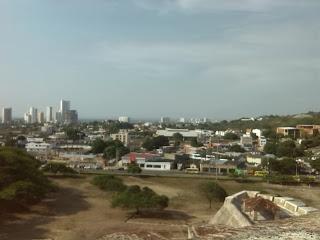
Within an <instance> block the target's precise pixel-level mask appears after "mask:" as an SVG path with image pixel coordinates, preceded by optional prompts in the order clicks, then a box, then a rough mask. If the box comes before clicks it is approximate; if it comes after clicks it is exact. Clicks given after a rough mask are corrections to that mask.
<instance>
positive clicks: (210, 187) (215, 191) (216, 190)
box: [200, 182, 228, 209]
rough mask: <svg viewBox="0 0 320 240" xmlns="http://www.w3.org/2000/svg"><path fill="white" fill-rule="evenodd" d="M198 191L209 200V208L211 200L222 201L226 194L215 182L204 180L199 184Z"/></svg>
mask: <svg viewBox="0 0 320 240" xmlns="http://www.w3.org/2000/svg"><path fill="white" fill-rule="evenodd" d="M200 191H201V193H202V194H203V196H204V197H205V198H206V199H207V200H208V201H209V207H210V209H211V206H212V201H213V200H217V201H220V202H222V201H224V199H225V198H226V197H227V196H228V194H227V192H226V191H225V190H224V189H223V188H222V187H221V186H220V185H219V184H218V183H216V182H205V183H203V184H201V185H200Z"/></svg>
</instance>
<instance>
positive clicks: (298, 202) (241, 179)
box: [0, 100, 320, 239]
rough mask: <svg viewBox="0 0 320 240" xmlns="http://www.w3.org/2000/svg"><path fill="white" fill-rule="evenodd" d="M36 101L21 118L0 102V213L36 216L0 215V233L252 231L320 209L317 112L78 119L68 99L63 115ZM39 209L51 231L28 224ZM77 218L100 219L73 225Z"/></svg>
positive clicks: (209, 235)
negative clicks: (40, 110)
mask: <svg viewBox="0 0 320 240" xmlns="http://www.w3.org/2000/svg"><path fill="white" fill-rule="evenodd" d="M32 109H33V110H34V109H35V108H32ZM32 109H30V116H29V117H28V118H25V119H19V118H14V119H13V118H12V109H10V108H5V109H3V116H2V124H1V127H0V143H1V147H0V163H1V164H0V173H1V178H0V180H1V182H0V203H1V205H0V215H2V216H3V219H14V218H16V217H18V218H20V219H26V220H21V221H26V223H27V222H28V223H29V224H31V225H30V228H24V227H22V226H17V225H16V222H15V221H14V220H9V221H4V222H3V223H2V225H1V221H0V233H2V232H4V234H0V239H25V234H26V235H28V236H29V237H30V239H33V238H37V239H38V238H39V236H40V237H43V238H49V239H119V237H123V238H121V239H216V237H220V238H221V239H228V238H229V237H230V236H239V239H245V238H246V237H245V236H246V235H245V233H246V234H247V233H248V232H250V231H252V232H254V230H250V229H251V228H254V227H260V228H261V229H263V226H264V224H265V222H266V223H267V222H268V221H272V222H274V224H280V225H281V224H285V223H286V222H287V221H292V220H291V219H293V218H297V221H302V222H303V221H308V220H303V219H304V218H306V217H307V219H312V218H315V217H317V216H318V215H317V214H318V209H319V208H320V202H319V195H318V194H320V189H319V187H318V186H319V182H320V181H319V172H320V114H319V113H314V112H309V113H306V114H298V115H291V116H261V117H258V118H241V119H238V120H232V121H213V120H209V119H207V118H197V119H186V118H180V119H171V118H168V117H162V118H160V119H159V120H158V121H142V120H137V121H135V120H131V118H129V117H127V116H121V117H119V118H118V119H109V120H92V121H82V120H79V119H77V118H72V121H71V119H70V116H71V115H72V114H71V115H70V111H71V110H70V102H69V101H64V100H61V103H60V108H59V110H58V112H57V113H56V114H55V116H57V117H53V111H52V108H51V107H48V112H47V114H46V117H43V114H38V115H39V117H38V118H35V117H34V116H33V115H32V114H33V111H31V110H32ZM61 116H62V117H61ZM30 118H31V119H34V120H31V121H30ZM301 192H304V194H303V195H301ZM84 196H87V197H84ZM106 199H107V201H108V202H109V204H107V203H106V202H104V201H105V200H106ZM70 201H72V202H70ZM70 204H71V205H72V204H75V205H74V208H76V209H78V210H76V209H74V211H75V212H74V213H72V211H73V210H72V211H71V209H73V208H70V207H69V206H71V205H70ZM88 204H89V205H88ZM89 206H90V207H89ZM26 209H30V210H29V211H31V212H32V211H36V212H38V213H37V214H36V215H34V214H31V213H29V212H25V211H26ZM32 209H34V210H32ZM36 209H38V210H36ZM59 209H60V210H59ZM59 211H63V212H69V211H71V212H70V216H68V214H67V215H66V214H65V213H59ZM46 212H52V214H53V215H52V216H53V218H52V217H50V218H48V216H47V213H46ZM76 213H77V214H80V216H81V217H77V214H76ZM12 214H13V215H12ZM110 214H111V215H110ZM13 216H14V218H13ZM59 216H66V220H65V222H64V223H63V222H61V220H59V219H60V218H59ZM38 217H39V218H41V219H43V220H41V221H49V219H50V221H49V222H48V223H47V224H45V225H43V224H40V225H43V227H44V228H45V229H47V230H46V232H44V233H41V234H40V233H38V234H36V233H37V231H32V230H31V232H29V231H28V229H32V228H36V227H38V225H39V224H38V223H37V222H36V220H35V219H36V218H38ZM80 218H82V219H87V220H85V221H92V218H94V219H100V220H99V222H98V223H97V224H96V225H92V224H87V225H83V224H82V223H80V222H79V224H76V225H74V224H73V222H74V221H78V220H79V219H80ZM108 219H109V220H108ZM146 221H147V222H148V223H146ZM149 221H151V222H149ZM283 221H284V222H283ZM50 222H52V223H50ZM199 222H201V224H200V223H199ZM52 224H53V225H52ZM70 224H71V225H70ZM123 224H125V225H123ZM137 224H138V225H139V224H140V225H141V228H137V227H136V225H137ZM150 224H151V225H150ZM146 226H148V227H147V228H146ZM217 226H224V227H221V228H217ZM172 227H174V230H173V229H172V230H170V231H168V228H172ZM244 227H245V228H246V229H247V231H246V232H243V230H242V229H243V228H244ZM305 227H306V225H303V228H302V229H301V231H302V232H303V231H307V230H305ZM16 228H18V229H19V231H10V229H16ZM65 228H67V229H65ZM69 228H72V229H74V231H69V230H68V229H69ZM270 228H271V226H270ZM52 229H57V230H52ZM59 229H64V230H63V231H62V232H61V230H59ZM81 229H87V230H86V233H84V232H83V231H82V230H81ZM235 231H236V232H237V233H238V234H235V233H234V232H235ZM292 231H293V230H292V229H288V232H279V233H278V234H279V237H280V236H282V235H281V234H284V235H285V236H287V237H292V236H294V235H292V234H293V233H292ZM313 231H315V230H314V229H313ZM230 232H232V233H233V234H232V235H230ZM21 234H22V235H21ZM79 234H80V235H79ZM302 234H303V235H301V236H303V237H302V239H313V238H310V236H309V235H308V233H302ZM252 235H253V233H252ZM53 236H55V237H53ZM301 236H300V237H301ZM240 237H243V238H240ZM28 239H29V238H28Z"/></svg>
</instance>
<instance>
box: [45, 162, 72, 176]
mask: <svg viewBox="0 0 320 240" xmlns="http://www.w3.org/2000/svg"><path fill="white" fill-rule="evenodd" d="M42 171H44V172H48V173H55V174H58V173H61V174H75V173H77V172H76V171H75V170H73V169H72V168H70V167H67V166H66V165H65V164H63V163H56V162H51V163H48V164H46V165H45V166H44V167H43V168H42Z"/></svg>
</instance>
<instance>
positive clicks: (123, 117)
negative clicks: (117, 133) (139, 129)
mask: <svg viewBox="0 0 320 240" xmlns="http://www.w3.org/2000/svg"><path fill="white" fill-rule="evenodd" d="M118 120H119V122H123V123H128V122H129V121H130V119H129V117H127V116H121V117H119V119H118Z"/></svg>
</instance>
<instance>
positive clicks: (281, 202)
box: [274, 197, 294, 207]
mask: <svg viewBox="0 0 320 240" xmlns="http://www.w3.org/2000/svg"><path fill="white" fill-rule="evenodd" d="M291 200H294V199H293V198H291V197H275V198H274V203H275V204H277V205H278V206H281V207H284V205H285V203H286V201H291Z"/></svg>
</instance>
